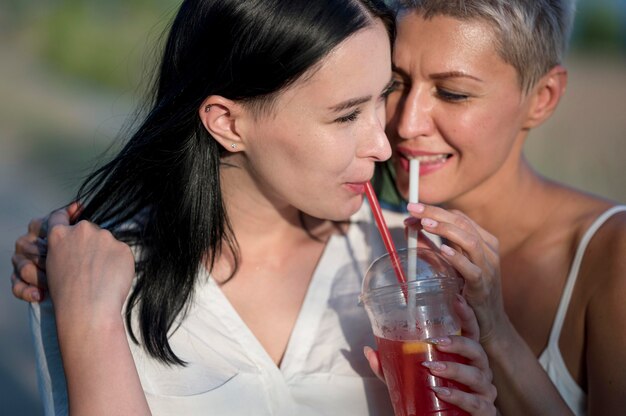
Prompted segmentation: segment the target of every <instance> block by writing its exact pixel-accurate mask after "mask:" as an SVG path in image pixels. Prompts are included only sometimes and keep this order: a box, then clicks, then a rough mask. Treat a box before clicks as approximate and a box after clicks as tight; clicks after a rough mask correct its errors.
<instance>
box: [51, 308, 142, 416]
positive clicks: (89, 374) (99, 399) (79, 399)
mask: <svg viewBox="0 0 626 416" xmlns="http://www.w3.org/2000/svg"><path fill="white" fill-rule="evenodd" d="M96 321H97V320H89V319H81V321H80V322H76V320H75V319H64V318H63V317H57V329H58V335H59V346H60V349H61V355H62V359H63V367H64V370H65V375H66V379H67V389H68V396H69V408H70V414H72V415H79V416H80V415H111V414H118V415H126V414H129V415H130V414H132V415H147V414H150V410H149V407H148V403H147V401H146V398H145V395H144V392H143V389H142V387H141V382H140V380H139V376H138V374H137V371H136V368H135V364H134V361H133V357H132V354H131V352H130V347H129V345H128V341H127V339H126V334H125V330H124V324H123V321H122V318H121V316H120V317H119V319H114V320H112V321H101V322H96Z"/></svg>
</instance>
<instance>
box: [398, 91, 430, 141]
mask: <svg viewBox="0 0 626 416" xmlns="http://www.w3.org/2000/svg"><path fill="white" fill-rule="evenodd" d="M433 105H434V100H433V98H432V97H431V94H430V92H429V91H427V90H425V89H424V88H413V89H412V90H411V91H409V94H408V95H407V96H406V97H404V99H403V100H400V101H399V102H398V107H399V108H397V109H396V112H397V114H398V119H397V134H398V136H399V137H400V138H401V139H404V140H410V139H415V138H418V137H424V136H430V135H431V134H433V132H434V125H435V123H434V122H433V118H432V109H433Z"/></svg>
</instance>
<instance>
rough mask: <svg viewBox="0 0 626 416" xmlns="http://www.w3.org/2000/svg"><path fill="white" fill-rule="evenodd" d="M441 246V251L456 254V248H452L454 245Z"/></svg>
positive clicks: (451, 254) (450, 254)
mask: <svg viewBox="0 0 626 416" xmlns="http://www.w3.org/2000/svg"><path fill="white" fill-rule="evenodd" d="M440 248H441V251H443V254H447V255H448V256H454V250H453V249H452V247H450V246H447V245H445V244H442V245H441V247H440Z"/></svg>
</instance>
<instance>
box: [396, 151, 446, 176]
mask: <svg viewBox="0 0 626 416" xmlns="http://www.w3.org/2000/svg"><path fill="white" fill-rule="evenodd" d="M451 157H452V154H450V153H425V152H418V151H410V150H398V159H399V162H400V166H401V168H402V169H403V170H404V171H406V172H408V171H409V160H410V159H418V160H419V161H420V175H427V174H429V173H432V172H435V171H437V170H439V169H441V168H442V167H443V166H444V165H445V164H446V163H447V162H448V160H450V158H451Z"/></svg>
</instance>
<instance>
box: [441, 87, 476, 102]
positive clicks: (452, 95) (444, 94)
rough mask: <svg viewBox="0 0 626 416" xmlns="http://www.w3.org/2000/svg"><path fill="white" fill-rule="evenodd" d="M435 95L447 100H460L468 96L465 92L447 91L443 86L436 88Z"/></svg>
mask: <svg viewBox="0 0 626 416" xmlns="http://www.w3.org/2000/svg"><path fill="white" fill-rule="evenodd" d="M437 95H438V96H439V98H441V99H442V100H444V101H448V102H460V101H465V100H467V99H468V98H469V95H467V94H459V93H456V92H452V91H448V90H445V89H443V88H437Z"/></svg>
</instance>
